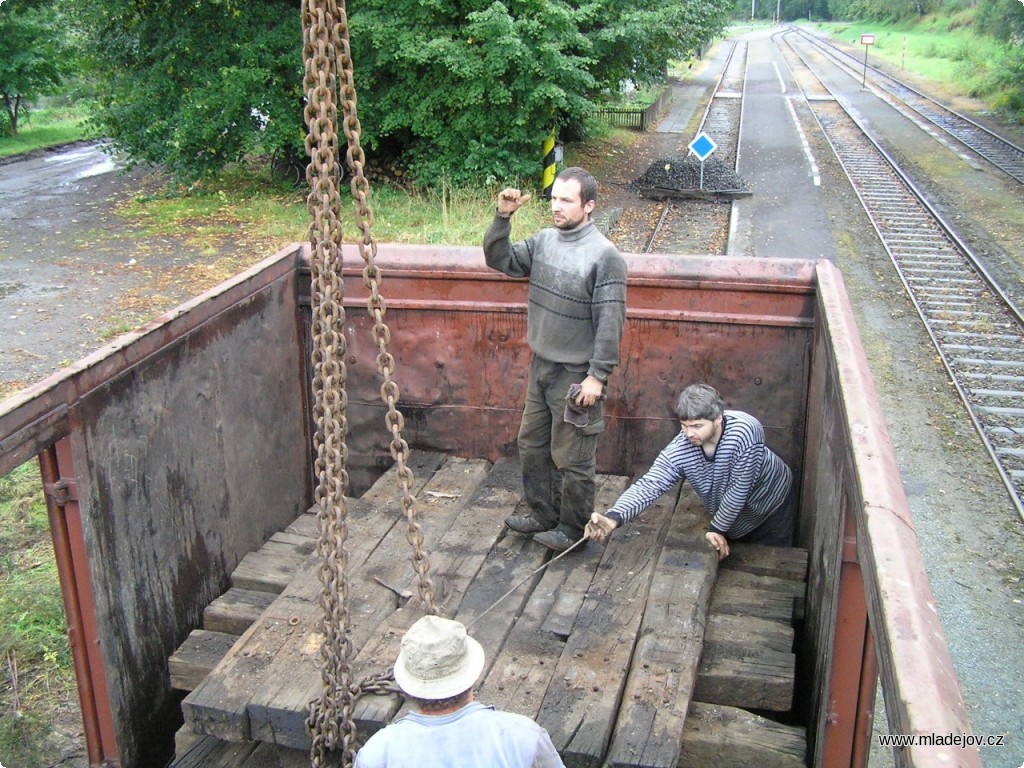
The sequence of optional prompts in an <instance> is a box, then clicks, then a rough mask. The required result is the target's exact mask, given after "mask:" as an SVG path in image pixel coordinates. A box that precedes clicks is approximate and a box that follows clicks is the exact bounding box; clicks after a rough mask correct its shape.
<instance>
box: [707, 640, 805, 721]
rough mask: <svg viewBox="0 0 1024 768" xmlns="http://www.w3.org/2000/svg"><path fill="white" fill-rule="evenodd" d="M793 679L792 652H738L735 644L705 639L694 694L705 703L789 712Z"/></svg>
mask: <svg viewBox="0 0 1024 768" xmlns="http://www.w3.org/2000/svg"><path fill="white" fill-rule="evenodd" d="M795 679H796V656H795V655H794V654H792V653H779V652H777V651H766V650H760V652H757V653H742V654H737V653H736V648H735V647H734V646H730V647H728V648H718V647H716V646H715V645H713V644H711V643H709V642H705V643H704V655H703V657H702V658H701V661H700V670H699V672H698V673H697V686H696V689H695V690H694V694H693V698H694V700H695V701H702V702H704V703H706V704H725V705H727V706H731V707H742V708H743V709H762V710H768V711H769V712H788V711H789V710H790V708H791V707H792V706H793V686H794V683H795Z"/></svg>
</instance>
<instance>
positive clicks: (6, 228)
mask: <svg viewBox="0 0 1024 768" xmlns="http://www.w3.org/2000/svg"><path fill="white" fill-rule="evenodd" d="M137 186H138V182H137V179H136V178H135V177H134V176H132V175H124V174H122V173H121V172H120V169H119V167H118V165H117V163H116V162H115V161H114V160H113V159H112V158H111V157H109V156H108V155H106V154H104V153H103V151H102V150H101V148H100V146H99V145H97V144H93V143H84V144H78V145H74V146H69V147H65V148H63V149H60V150H57V151H53V152H43V153H34V154H32V155H30V156H28V157H24V158H21V159H14V160H6V161H4V162H3V163H0V383H2V384H4V385H5V386H8V387H9V386H10V383H11V382H15V383H18V384H21V385H25V384H30V383H35V382H36V381H38V380H40V379H42V378H45V377H46V376H49V375H51V374H52V373H54V372H56V371H57V370H58V369H59V368H60V367H61V366H62V365H65V364H67V363H69V362H72V361H74V360H76V359H78V358H79V357H82V356H84V355H85V354H88V353H89V352H91V351H93V350H94V349H96V348H98V347H99V346H101V345H102V344H103V343H104V337H105V335H107V334H109V333H110V330H111V329H109V328H108V327H105V326H104V319H103V318H104V316H105V315H107V314H109V313H110V312H111V311H112V310H113V308H114V307H115V306H116V302H117V299H118V297H119V296H120V295H121V294H123V292H124V291H126V290H128V289H129V288H130V287H131V286H133V285H136V284H137V283H138V282H139V281H141V280H144V279H145V274H144V273H142V271H140V270H137V269H135V264H133V261H132V260H133V258H134V255H133V252H132V235H131V231H130V228H128V227H126V225H125V223H124V221H123V220H122V218H121V217H120V216H118V215H117V214H116V212H115V209H116V207H117V205H119V204H120V203H121V202H122V201H123V200H125V199H126V198H127V197H128V196H129V195H130V194H131V193H132V192H133V190H134V189H136V188H137Z"/></svg>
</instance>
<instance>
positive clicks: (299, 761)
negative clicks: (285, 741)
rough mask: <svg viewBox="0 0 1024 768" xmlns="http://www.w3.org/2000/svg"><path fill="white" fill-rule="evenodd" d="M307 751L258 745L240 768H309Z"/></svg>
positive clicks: (272, 745) (264, 744)
mask: <svg viewBox="0 0 1024 768" xmlns="http://www.w3.org/2000/svg"><path fill="white" fill-rule="evenodd" d="M309 765H310V762H309V750H304V749H288V748H286V747H279V746H277V745H276V744H266V743H260V744H259V746H257V747H256V749H255V750H253V753H252V754H251V755H250V756H249V757H248V759H247V760H246V761H245V762H244V763H243V764H242V765H241V766H240V768H309Z"/></svg>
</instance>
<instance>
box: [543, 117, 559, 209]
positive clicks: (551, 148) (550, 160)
mask: <svg viewBox="0 0 1024 768" xmlns="http://www.w3.org/2000/svg"><path fill="white" fill-rule="evenodd" d="M555 154H556V153H555V131H554V129H552V130H551V135H550V136H548V137H547V138H546V139H544V179H543V181H544V197H545V198H547V199H548V200H550V199H551V187H553V186H554V184H555V165H556V163H557V162H558V160H557V159H556V157H555Z"/></svg>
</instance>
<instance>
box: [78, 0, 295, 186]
mask: <svg viewBox="0 0 1024 768" xmlns="http://www.w3.org/2000/svg"><path fill="white" fill-rule="evenodd" d="M77 8H78V13H79V23H80V26H81V27H82V29H83V30H86V31H87V35H88V37H89V40H90V45H89V53H90V60H91V64H92V67H93V69H94V71H95V72H96V74H97V76H98V77H100V78H101V79H102V80H103V83H104V85H103V88H102V89H101V90H102V93H103V95H102V96H101V98H100V103H99V107H98V112H97V116H96V127H97V130H98V131H99V132H101V133H103V134H104V135H106V136H108V137H110V138H111V140H112V141H113V143H114V145H115V146H116V147H117V148H118V149H120V150H122V151H123V152H125V154H126V155H127V156H128V158H129V162H130V163H132V164H135V163H140V162H149V163H155V164H158V165H162V166H164V167H165V168H167V169H169V170H171V171H173V172H175V173H176V174H177V175H179V176H180V177H181V178H183V179H186V180H193V179H197V178H202V177H203V176H206V175H209V174H211V173H215V172H216V171H218V170H220V169H221V168H223V167H224V166H225V165H226V164H228V163H230V162H233V161H237V160H240V159H242V158H243V157H245V156H246V155H248V154H250V153H252V152H255V151H268V152H274V151H280V152H289V151H290V152H292V153H293V154H301V152H302V151H303V150H302V147H303V140H304V133H303V129H302V106H303V102H302V58H301V56H302V31H301V26H300V18H299V10H298V7H297V4H296V3H294V2H290V0H261V2H242V1H241V0H141V1H140V2H124V1H123V0H81V2H80V3H78V4H77Z"/></svg>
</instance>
